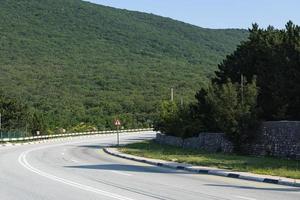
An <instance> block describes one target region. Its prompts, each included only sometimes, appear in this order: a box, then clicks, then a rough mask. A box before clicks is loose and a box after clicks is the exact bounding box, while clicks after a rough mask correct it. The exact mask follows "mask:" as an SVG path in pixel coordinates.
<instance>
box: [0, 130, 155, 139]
mask: <svg viewBox="0 0 300 200" xmlns="http://www.w3.org/2000/svg"><path fill="white" fill-rule="evenodd" d="M152 130H153V129H152V128H142V129H127V130H110V131H89V132H80V133H65V134H55V135H40V136H30V137H18V138H2V139H0V142H15V141H28V140H41V139H51V138H59V137H71V136H80V135H97V134H109V133H118V132H119V133H122V132H138V131H152Z"/></svg>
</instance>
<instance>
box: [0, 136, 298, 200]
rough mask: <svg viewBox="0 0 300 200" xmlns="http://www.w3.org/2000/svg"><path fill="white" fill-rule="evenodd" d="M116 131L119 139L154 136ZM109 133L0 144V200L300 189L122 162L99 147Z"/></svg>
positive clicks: (250, 198)
mask: <svg viewBox="0 0 300 200" xmlns="http://www.w3.org/2000/svg"><path fill="white" fill-rule="evenodd" d="M154 135H155V134H154V133H153V132H143V133H134V134H122V135H121V141H122V142H123V143H130V142H136V141H138V140H143V139H149V138H153V137H154ZM115 140H116V138H115V136H111V135H110V136H92V137H85V138H82V137H81V138H72V139H68V140H63V141H48V142H46V143H43V144H32V145H24V146H13V147H0V199H1V200H94V199H95V200H96V199H101V200H115V199H119V200H292V199H293V200H299V199H300V189H299V188H294V187H286V186H279V185H273V184H267V183H257V182H251V181H244V180H238V179H232V178H226V177H218V176H211V175H199V174H193V173H187V172H183V171H176V170H172V169H165V168H160V167H156V166H151V165H147V164H142V163H137V162H133V161H128V160H124V159H120V158H116V157H112V156H110V155H107V154H105V153H104V152H103V151H102V150H101V148H102V147H105V146H108V145H111V144H113V143H114V142H115Z"/></svg>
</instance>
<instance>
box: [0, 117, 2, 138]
mask: <svg viewBox="0 0 300 200" xmlns="http://www.w3.org/2000/svg"><path fill="white" fill-rule="evenodd" d="M0 133H1V139H2V118H1V113H0Z"/></svg>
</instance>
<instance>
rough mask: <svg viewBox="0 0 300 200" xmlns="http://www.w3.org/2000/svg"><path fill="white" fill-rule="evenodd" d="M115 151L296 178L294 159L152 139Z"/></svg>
mask: <svg viewBox="0 0 300 200" xmlns="http://www.w3.org/2000/svg"><path fill="white" fill-rule="evenodd" d="M119 150H120V151H121V152H123V153H128V154H132V155H136V156H142V157H146V158H154V159H162V160H167V161H175V162H180V163H189V164H193V165H198V166H207V167H217V168H221V169H228V170H234V171H242V172H251V173H256V174H265V175H273V176H280V177H287V178H294V179H300V161H296V160H288V159H280V158H272V157H253V156H241V155H234V154H222V153H206V152H203V151H199V150H190V149H182V148H178V147H173V146H169V145H160V144H157V143H155V142H154V141H145V142H141V143H134V144H129V145H126V146H124V147H121V148H120V149H119Z"/></svg>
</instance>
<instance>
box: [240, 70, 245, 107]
mask: <svg viewBox="0 0 300 200" xmlns="http://www.w3.org/2000/svg"><path fill="white" fill-rule="evenodd" d="M241 100H242V106H243V105H244V76H243V74H242V73H241Z"/></svg>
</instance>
